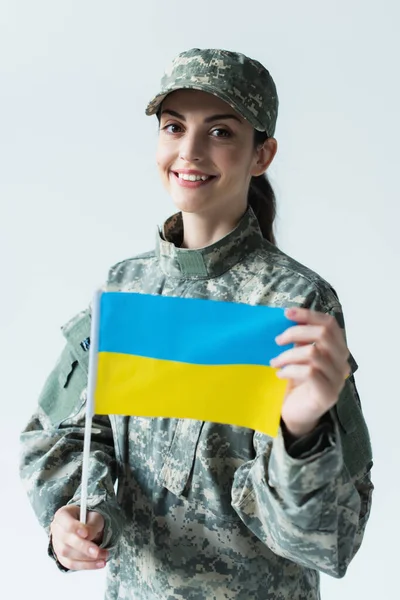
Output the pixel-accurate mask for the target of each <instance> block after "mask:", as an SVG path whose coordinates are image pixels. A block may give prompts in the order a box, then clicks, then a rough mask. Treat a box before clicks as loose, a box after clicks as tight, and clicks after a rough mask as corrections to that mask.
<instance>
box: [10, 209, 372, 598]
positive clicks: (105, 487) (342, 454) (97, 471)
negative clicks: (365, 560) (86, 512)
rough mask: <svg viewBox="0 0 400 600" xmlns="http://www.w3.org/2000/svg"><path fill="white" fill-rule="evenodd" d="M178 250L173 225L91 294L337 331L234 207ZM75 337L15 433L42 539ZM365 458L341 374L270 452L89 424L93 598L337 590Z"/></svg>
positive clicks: (84, 325)
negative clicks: (305, 423)
mask: <svg viewBox="0 0 400 600" xmlns="http://www.w3.org/2000/svg"><path fill="white" fill-rule="evenodd" d="M181 240H182V220H181V217H180V216H179V215H177V216H174V217H172V218H171V219H169V220H168V221H167V223H166V225H165V227H164V230H163V233H161V232H158V233H157V242H156V249H155V251H154V252H149V253H147V254H144V255H141V256H139V257H136V258H133V259H129V260H125V261H123V262H121V263H119V264H117V265H116V266H114V267H113V268H112V269H111V270H110V273H109V278H108V282H107V288H108V289H110V290H123V291H131V292H141V293H150V294H162V295H166V296H185V297H191V298H212V299H217V300H229V301H236V302H246V303H249V304H264V305H270V306H281V307H288V306H304V307H309V308H312V309H315V310H320V311H324V312H329V313H331V314H333V315H335V317H336V318H337V320H338V322H339V323H340V325H341V326H342V327H343V328H344V322H343V315H342V310H341V306H340V303H339V301H338V298H337V296H336V294H335V292H334V290H333V289H332V288H331V287H330V286H329V284H328V283H327V282H325V281H324V280H323V279H321V278H320V277H319V276H318V275H317V274H315V273H313V272H312V271H310V270H309V269H307V268H306V267H304V266H302V265H301V264H299V263H298V262H296V261H294V260H293V259H291V258H290V257H288V256H287V255H285V254H284V253H283V252H281V251H280V250H279V249H277V248H276V247H275V246H272V245H271V244H270V243H269V242H267V241H266V240H265V239H263V238H262V235H261V232H260V229H259V227H258V223H257V221H256V218H255V216H254V213H253V212H252V210H251V209H250V208H249V209H248V211H247V212H246V214H245V215H244V216H243V218H242V220H241V221H240V223H239V225H238V226H237V228H236V229H235V230H234V231H232V232H231V233H230V234H229V235H227V236H226V237H224V238H223V239H221V240H220V241H218V242H217V243H215V244H213V245H212V246H209V247H207V248H204V249H200V250H189V249H184V248H179V247H177V246H178V245H179V243H180V241H181ZM177 327H179V323H177ZM89 331H90V312H89V310H86V311H83V312H82V313H81V314H79V315H77V316H76V317H75V318H74V319H72V321H70V322H69V323H68V324H67V325H66V326H65V327H64V328H63V332H64V335H65V338H66V342H67V343H66V347H65V350H64V352H63V353H62V355H61V358H60V359H59V361H58V363H57V364H56V366H55V368H54V370H53V371H52V373H51V374H50V376H49V378H48V381H47V383H46V385H45V387H44V390H43V392H42V394H41V397H40V399H39V406H38V409H37V411H36V413H35V415H34V416H33V417H32V419H31V421H30V422H29V424H28V426H27V427H26V429H25V431H24V432H23V433H22V438H21V439H22V457H21V476H22V479H23V481H24V482H25V486H26V489H27V492H28V496H29V499H30V502H31V504H32V506H33V508H34V510H35V512H36V515H37V517H38V519H39V521H40V523H41V524H42V525H43V527H45V528H46V529H47V530H48V528H49V525H50V523H51V520H52V517H53V515H54V513H55V512H56V510H57V509H58V508H59V507H61V506H62V505H64V504H66V503H73V504H79V502H80V487H79V485H80V477H81V467H82V448H83V429H84V404H85V399H86V381H87V367H88V352H87V350H86V349H85V348H87V344H85V343H82V342H83V340H86V338H87V337H88V336H89ZM160 335H163V332H162V331H160ZM351 366H352V371H353V372H354V371H355V370H356V368H357V365H356V363H355V361H354V359H351ZM170 385H174V386H175V387H176V393H178V394H179V382H175V381H171V382H170ZM187 400H188V402H190V398H188V399H187ZM245 401H246V398H243V402H245ZM132 402H134V399H132ZM371 460H372V458H371V448H370V444H369V437H368V432H367V429H366V426H365V423H364V419H363V416H362V412H361V408H360V403H359V398H358V394H357V390H356V387H355V383H354V377H353V375H351V377H350V378H349V379H347V381H346V383H345V387H344V389H343V392H342V394H341V396H340V399H339V403H338V405H337V407H336V408H335V410H333V411H332V412H331V413H328V414H327V415H326V418H325V419H323V421H322V422H321V424H320V425H319V427H318V428H317V429H316V430H315V432H313V433H312V434H310V435H309V436H307V437H305V438H302V439H300V440H296V441H293V440H290V438H289V436H287V434H286V433H285V428H284V426H283V425H282V428H281V430H280V432H279V435H278V437H277V438H275V439H271V438H269V437H268V436H266V435H264V434H261V433H260V432H256V431H252V430H250V429H245V428H240V427H232V426H228V425H220V424H216V423H208V422H200V421H193V420H177V419H146V418H137V417H121V416H113V415H110V416H109V417H95V419H94V422H93V429H92V451H91V462H90V486H89V507H90V508H92V509H95V510H98V511H99V512H101V513H102V514H103V515H104V517H105V520H106V528H105V539H104V542H103V546H104V547H108V548H110V550H111V558H110V561H109V564H108V579H107V591H106V599H107V600H117V599H125V600H133V599H135V600H156V599H165V600H178V599H179V600H210V599H228V600H231V599H239V600H248V599H249V598H252V599H254V600H258V599H259V600H261V599H262V600H296V599H297V600H316V599H318V598H319V597H320V595H319V572H320V571H322V572H324V573H328V574H330V575H332V576H334V577H341V576H343V575H344V574H345V572H346V569H347V566H348V564H349V562H350V561H351V559H352V557H353V556H354V554H355V553H356V552H357V550H358V548H359V547H360V544H361V541H362V538H363V534H364V529H365V526H366V523H367V520H368V517H369V512H370V504H371V494H372V489H373V486H372V483H371V479H370V473H369V471H370V467H371ZM116 481H118V486H117V488H116V491H115V487H116V486H115V485H114V484H115V482H116Z"/></svg>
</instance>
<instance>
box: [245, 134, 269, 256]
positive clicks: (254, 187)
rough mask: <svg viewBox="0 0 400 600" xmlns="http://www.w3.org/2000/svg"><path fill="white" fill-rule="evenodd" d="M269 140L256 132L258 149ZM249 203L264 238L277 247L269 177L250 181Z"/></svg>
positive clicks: (254, 178) (260, 176)
mask: <svg viewBox="0 0 400 600" xmlns="http://www.w3.org/2000/svg"><path fill="white" fill-rule="evenodd" d="M267 139H268V134H267V133H266V132H265V131H257V130H256V129H255V130H254V145H255V147H256V148H257V147H258V146H260V145H261V144H263V143H264V142H265V140H267ZM248 203H249V204H250V206H251V208H252V209H253V211H254V214H255V215H256V217H257V221H258V224H259V226H260V229H261V233H262V234H263V237H264V238H265V239H266V240H268V241H269V242H270V243H271V244H274V246H276V240H275V236H274V231H273V226H274V220H275V217H276V198H275V193H274V190H273V189H272V186H271V184H270V182H269V179H268V177H267V175H266V174H265V173H264V174H263V175H259V176H258V177H252V178H251V181H250V187H249V194H248Z"/></svg>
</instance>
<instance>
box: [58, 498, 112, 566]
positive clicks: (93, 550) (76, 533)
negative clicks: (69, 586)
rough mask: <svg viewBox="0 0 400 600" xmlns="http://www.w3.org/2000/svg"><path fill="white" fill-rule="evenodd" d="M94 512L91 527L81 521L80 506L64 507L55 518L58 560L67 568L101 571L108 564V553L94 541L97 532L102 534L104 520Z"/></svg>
mask: <svg viewBox="0 0 400 600" xmlns="http://www.w3.org/2000/svg"><path fill="white" fill-rule="evenodd" d="M93 512H94V511H90V512H89V513H88V525H83V524H82V523H80V522H79V520H78V516H79V507H73V506H65V507H63V508H61V509H59V510H58V511H57V512H56V514H55V515H54V519H53V522H52V524H51V527H50V529H51V536H52V545H53V549H54V552H55V553H56V555H57V558H58V560H59V561H60V563H61V564H62V565H64V566H65V567H66V568H67V569H72V570H82V569H99V568H102V567H104V566H105V564H106V560H107V558H108V552H107V550H104V549H101V548H99V547H98V545H97V544H96V543H94V541H92V540H93V538H94V537H95V535H96V532H100V533H101V532H102V528H103V527H104V519H103V517H102V516H101V515H100V514H99V513H95V512H94V515H93ZM93 524H94V525H93Z"/></svg>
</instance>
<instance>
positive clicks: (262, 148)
mask: <svg viewBox="0 0 400 600" xmlns="http://www.w3.org/2000/svg"><path fill="white" fill-rule="evenodd" d="M277 150H278V142H277V141H276V139H275V138H273V137H271V138H268V139H267V140H265V142H264V143H263V144H260V145H259V146H258V148H257V149H256V157H255V161H254V164H253V168H252V169H251V175H253V176H255V177H257V176H258V175H262V174H263V173H265V171H266V170H267V169H268V167H269V165H270V164H271V163H272V161H273V160H274V158H275V154H276V153H277Z"/></svg>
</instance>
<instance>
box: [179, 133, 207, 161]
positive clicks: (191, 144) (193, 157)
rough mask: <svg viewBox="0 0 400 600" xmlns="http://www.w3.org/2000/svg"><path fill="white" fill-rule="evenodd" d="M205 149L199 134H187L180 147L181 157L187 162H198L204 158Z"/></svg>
mask: <svg viewBox="0 0 400 600" xmlns="http://www.w3.org/2000/svg"><path fill="white" fill-rule="evenodd" d="M202 154H203V149H202V144H201V141H200V138H199V136H196V135H186V136H185V137H184V138H182V142H181V146H180V148H179V158H180V159H181V160H183V161H185V162H187V163H193V162H198V161H199V160H201V159H202Z"/></svg>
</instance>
